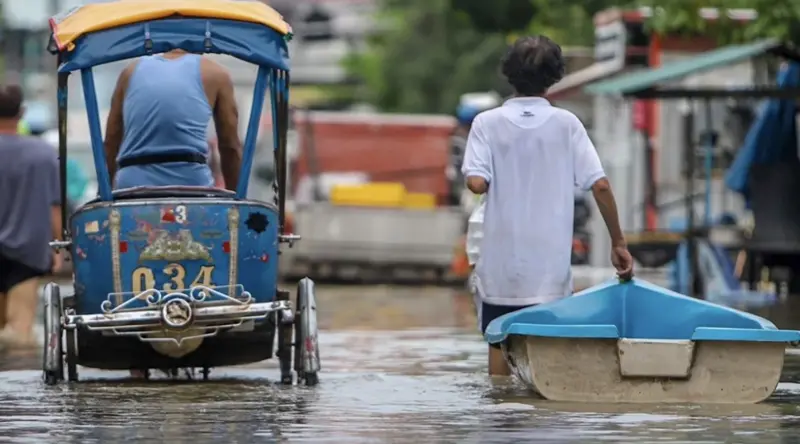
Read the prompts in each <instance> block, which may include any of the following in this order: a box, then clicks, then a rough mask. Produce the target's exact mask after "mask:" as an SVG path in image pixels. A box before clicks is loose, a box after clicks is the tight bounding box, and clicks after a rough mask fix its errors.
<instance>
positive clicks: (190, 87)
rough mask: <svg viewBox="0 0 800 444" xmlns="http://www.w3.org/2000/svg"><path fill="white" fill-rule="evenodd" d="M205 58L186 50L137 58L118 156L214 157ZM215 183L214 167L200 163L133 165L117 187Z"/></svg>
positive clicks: (124, 171) (122, 172) (123, 172)
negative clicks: (209, 140)
mask: <svg viewBox="0 0 800 444" xmlns="http://www.w3.org/2000/svg"><path fill="white" fill-rule="evenodd" d="M201 61H202V57H200V56H198V55H193V54H185V55H182V56H181V57H177V58H168V57H164V56H162V55H156V56H151V57H143V58H141V59H140V60H139V61H138V62H137V63H136V65H135V67H134V68H133V71H132V73H131V75H130V78H129V80H128V84H127V89H126V92H125V101H124V105H123V122H124V124H123V126H124V137H123V140H122V147H121V148H120V151H119V155H118V159H117V160H124V159H128V158H136V157H141V156H148V155H153V154H190V155H191V154H194V155H199V156H201V157H203V158H207V157H208V144H207V139H206V130H207V128H208V124H209V122H210V120H211V115H212V112H211V106H210V105H209V101H208V98H207V95H206V91H205V89H204V86H203V79H202V74H201ZM213 183H214V181H213V178H212V176H211V171H210V170H209V168H208V166H207V165H206V164H204V163H199V162H198V163H191V162H169V163H157V164H149V165H132V166H128V167H125V168H122V169H120V171H119V174H118V175H117V188H127V187H133V186H143V185H147V186H159V185H196V186H212V185H213Z"/></svg>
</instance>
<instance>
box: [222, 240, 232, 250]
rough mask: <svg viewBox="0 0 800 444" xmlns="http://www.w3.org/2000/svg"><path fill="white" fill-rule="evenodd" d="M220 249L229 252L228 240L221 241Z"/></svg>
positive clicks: (229, 244)
mask: <svg viewBox="0 0 800 444" xmlns="http://www.w3.org/2000/svg"><path fill="white" fill-rule="evenodd" d="M222 251H223V252H224V253H230V252H231V243H230V242H228V241H225V242H223V243H222Z"/></svg>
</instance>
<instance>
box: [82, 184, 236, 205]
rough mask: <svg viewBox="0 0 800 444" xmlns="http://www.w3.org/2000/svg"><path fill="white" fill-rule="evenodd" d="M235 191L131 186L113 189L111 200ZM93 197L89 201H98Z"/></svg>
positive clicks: (221, 195) (229, 196)
mask: <svg viewBox="0 0 800 444" xmlns="http://www.w3.org/2000/svg"><path fill="white" fill-rule="evenodd" d="M235 196H236V193H234V192H233V191H229V190H225V189H222V188H214V187H192V186H161V187H133V188H123V189H120V190H114V192H113V193H112V197H113V200H127V199H163V198H170V197H173V198H215V199H233V198H234V197H235ZM99 201H100V198H99V197H98V198H95V199H93V200H92V201H91V202H89V203H95V202H99Z"/></svg>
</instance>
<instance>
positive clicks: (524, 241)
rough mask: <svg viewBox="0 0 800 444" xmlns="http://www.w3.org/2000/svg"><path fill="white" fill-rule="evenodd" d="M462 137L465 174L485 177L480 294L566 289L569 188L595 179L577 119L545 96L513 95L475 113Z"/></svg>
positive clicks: (520, 299)
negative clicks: (465, 137)
mask: <svg viewBox="0 0 800 444" xmlns="http://www.w3.org/2000/svg"><path fill="white" fill-rule="evenodd" d="M469 143H470V144H472V145H473V148H474V149H472V150H468V158H467V159H465V163H464V170H465V175H466V176H470V175H481V171H480V170H481V169H483V168H485V169H486V171H485V172H484V173H486V174H488V175H489V176H490V177H487V179H489V182H490V183H491V185H490V186H489V190H488V193H487V194H488V196H487V199H486V214H485V222H484V239H483V242H482V244H481V257H480V260H479V263H478V266H477V273H478V276H479V277H480V283H481V286H482V292H483V293H484V299H485V300H486V301H487V302H489V303H493V304H498V305H529V304H535V303H543V302H548V301H551V300H554V299H558V298H561V297H564V296H567V295H569V294H570V293H571V292H572V278H571V272H570V257H571V246H572V230H573V227H572V224H573V212H574V192H573V190H574V186H575V184H576V183H577V184H578V185H580V186H582V187H590V186H591V184H592V183H594V181H596V180H597V179H599V178H601V177H603V170H602V166H601V165H600V162H599V159H598V158H597V154H596V152H595V150H594V146H592V144H591V142H590V141H589V139H588V136H587V135H586V131H585V129H584V128H583V126H582V125H581V123H580V121H579V120H578V119H577V118H576V117H575V116H574V115H573V114H571V113H569V112H568V111H565V110H563V109H560V108H556V107H552V106H550V104H549V103H548V102H547V101H546V100H545V99H542V98H536V97H529V98H516V99H511V100H509V101H508V102H506V103H505V104H504V105H503V106H501V107H499V108H495V109H493V110H490V111H487V112H485V113H482V114H481V115H479V116H478V118H477V119H476V121H475V124H474V127H473V133H472V134H471V136H470V141H469ZM469 153H472V154H469ZM483 165H486V167H484V166H483Z"/></svg>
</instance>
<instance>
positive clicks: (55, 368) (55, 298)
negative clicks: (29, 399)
mask: <svg viewBox="0 0 800 444" xmlns="http://www.w3.org/2000/svg"><path fill="white" fill-rule="evenodd" d="M61 314H62V310H61V292H60V291H59V287H58V285H56V284H55V283H53V282H50V283H48V284H47V285H46V286H45V287H44V347H43V353H44V356H43V359H42V376H43V378H44V383H45V384H47V385H55V384H58V383H59V382H60V381H63V380H64V353H63V349H62V343H61V341H62V332H63V328H62V325H61Z"/></svg>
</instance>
